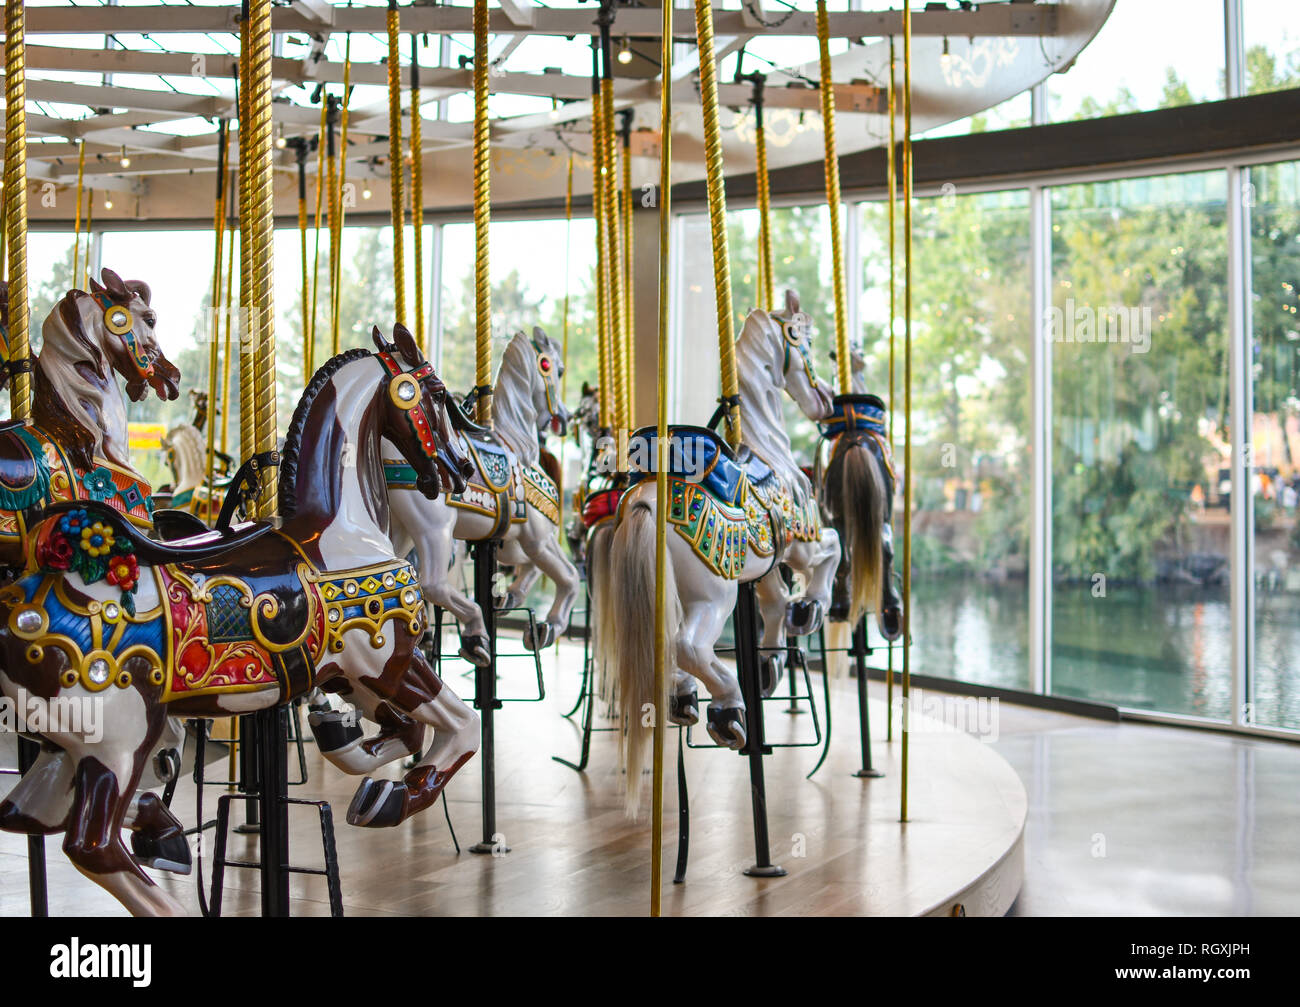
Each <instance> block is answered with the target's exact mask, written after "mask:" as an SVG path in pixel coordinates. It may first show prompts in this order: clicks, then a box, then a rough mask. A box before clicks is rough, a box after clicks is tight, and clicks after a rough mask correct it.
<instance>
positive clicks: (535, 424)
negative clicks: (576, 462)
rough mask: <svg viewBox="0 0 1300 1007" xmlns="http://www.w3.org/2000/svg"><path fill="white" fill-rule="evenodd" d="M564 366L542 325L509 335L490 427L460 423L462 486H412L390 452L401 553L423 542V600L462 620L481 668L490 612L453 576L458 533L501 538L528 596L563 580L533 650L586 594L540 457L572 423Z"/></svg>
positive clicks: (467, 645)
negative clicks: (465, 462)
mask: <svg viewBox="0 0 1300 1007" xmlns="http://www.w3.org/2000/svg"><path fill="white" fill-rule="evenodd" d="M563 373H564V361H563V356H562V353H561V350H560V347H559V345H558V344H556V342H555V340H553V339H551V338H550V337H549V336H548V335H546V333H545V332H543V331H542V330H541V329H540V328H534V329H533V335H532V337H531V338H530V337H528V336H526V335H524V333H522V332H519V333H516V334H515V336H514V338H513V339H511V340H510V343H509V344H508V345H507V346H506V349H505V352H504V354H503V355H502V358H501V367H500V369H499V371H498V372H497V380H496V385H495V387H494V390H493V393H492V429H491V430H485V429H482V428H478V427H475V426H474V425H473V424H470V423H468V422H467V421H465V420H464V419H463V417H461V418H459V419H457V420H456V423H457V426H458V428H459V429H460V430H461V431H462V433H463V435H464V443H465V444H466V445H467V447H468V450H469V454H470V457H471V458H472V459H473V462H474V469H475V471H474V473H473V475H472V476H470V478H469V485H468V487H467V488H466V489H465V490H464V492H458V493H452V494H445V495H444V496H443V497H441V498H438V499H428V498H424V497H422V496H421V495H419V494H417V493H413V492H410V490H411V480H410V474H409V472H408V471H407V470H406V467H405V466H403V465H402V463H401V462H400V461H398V460H395V459H392V457H391V455H387V454H386V455H385V466H386V468H387V470H388V490H389V494H390V499H391V502H392V509H393V538H394V541H395V542H396V543H397V546H398V551H399V553H402V552H403V551H404V550H408V549H409V548H410V547H411V546H413V547H414V548H415V552H416V555H417V557H418V559H419V566H420V581H421V583H422V584H423V585H424V594H425V597H426V598H427V599H428V601H429V602H430V603H432V604H434V605H438V606H441V607H442V608H444V609H446V610H447V611H449V612H451V614H452V615H453V616H454V617H455V618H456V620H457V621H458V622H459V623H460V626H461V639H462V645H461V650H460V655H461V657H463V658H464V659H465V660H467V661H470V662H471V663H473V664H476V665H479V666H481V667H486V665H487V662H488V660H489V658H488V651H487V645H488V639H487V630H486V627H485V624H484V622H483V613H482V612H481V611H480V610H479V607H478V605H477V604H476V603H475V602H474V600H473V599H472V598H470V597H468V596H467V595H465V594H464V593H462V592H461V591H460V590H459V589H458V588H457V587H456V585H455V584H454V582H453V580H452V578H451V577H449V576H448V571H449V570H450V569H451V566H452V560H453V555H454V551H455V543H456V541H457V540H460V541H468V542H481V541H484V540H487V539H499V540H500V541H501V550H500V552H499V553H498V556H497V558H498V561H499V562H500V563H501V564H502V565H503V566H518V568H519V572H518V576H517V577H516V581H515V583H514V584H513V585H512V586H511V593H512V594H513V595H514V596H515V597H516V598H519V599H522V597H523V594H524V593H525V592H526V590H527V587H528V586H530V585H531V583H532V582H533V581H535V580H536V577H537V575H538V574H545V575H546V576H547V577H549V578H550V580H551V582H552V583H553V584H554V585H555V597H554V599H553V601H552V604H551V608H550V611H549V612H548V613H547V615H546V619H545V621H543V622H541V623H539V624H538V626H537V633H538V638H537V639H535V640H534V639H531V638H530V633H529V631H528V630H525V632H524V646H526V647H527V648H528V649H530V650H541V649H543V648H544V647H549V646H550V645H551V644H552V643H554V642H555V640H556V639H557V638H558V637H559V635H560V634H561V633H563V632H564V630H565V629H567V628H568V625H569V616H570V615H571V613H572V612H573V606H574V603H575V602H576V601H577V598H578V589H579V581H578V571H577V570H576V569H575V568H574V565H573V564H572V563H571V562H570V561H569V558H568V557H567V556H565V555H564V552H563V550H562V549H561V548H560V544H559V537H558V535H557V534H556V533H557V531H558V528H559V523H560V496H559V487H558V485H557V484H556V481H555V480H554V479H553V478H552V477H551V475H549V474H548V473H547V472H546V471H545V470H544V469H543V467H542V465H541V464H539V463H540V461H541V450H540V448H539V445H538V432H539V431H541V430H543V429H545V428H547V427H550V426H552V425H553V424H558V425H561V426H562V425H563V424H564V423H566V422H567V420H568V410H567V409H566V408H565V406H564V403H563V402H561V401H560V392H559V388H560V386H559V380H560V377H561V376H562V375H563Z"/></svg>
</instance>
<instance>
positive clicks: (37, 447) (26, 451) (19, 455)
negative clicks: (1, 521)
mask: <svg viewBox="0 0 1300 1007" xmlns="http://www.w3.org/2000/svg"><path fill="white" fill-rule="evenodd" d="M49 492H50V466H49V462H48V461H46V458H45V449H44V447H43V446H42V445H41V442H40V441H39V440H37V438H36V437H35V436H34V435H33V434H32V432H31V431H30V430H29V429H28V428H27V425H26V424H24V423H23V422H22V421H21V420H9V421H7V422H5V423H4V424H2V425H0V510H6V511H22V510H27V509H28V508H29V507H35V506H37V505H38V504H41V503H43V502H44V501H45V500H46V499H47V498H48V496H49Z"/></svg>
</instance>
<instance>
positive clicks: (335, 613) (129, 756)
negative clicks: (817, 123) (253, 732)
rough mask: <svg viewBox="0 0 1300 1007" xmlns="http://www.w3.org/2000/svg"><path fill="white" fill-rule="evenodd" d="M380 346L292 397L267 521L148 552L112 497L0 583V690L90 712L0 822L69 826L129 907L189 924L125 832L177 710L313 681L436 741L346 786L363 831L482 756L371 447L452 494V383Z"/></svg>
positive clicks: (350, 764)
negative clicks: (435, 652)
mask: <svg viewBox="0 0 1300 1007" xmlns="http://www.w3.org/2000/svg"><path fill="white" fill-rule="evenodd" d="M374 335H375V341H376V343H377V344H378V346H379V352H377V353H371V352H368V351H366V350H349V351H347V352H346V353H343V354H340V355H339V356H337V357H334V358H333V359H332V360H330V361H329V362H327V363H326V364H325V365H324V366H323V367H322V368H321V369H320V370H319V371H318V372H317V373H316V375H315V377H313V378H312V380H311V382H310V383H309V384H308V386H307V388H306V390H305V391H304V392H303V396H302V399H301V400H300V402H299V404H298V408H297V410H296V411H295V413H294V416H293V420H292V422H291V424H290V427H289V432H288V435H287V437H286V440H285V446H284V451H283V455H282V459H281V469H280V487H279V508H280V515H281V518H282V522H283V523H282V524H281V526H280V527H279V528H276V527H274V526H273V525H272V524H271V523H270V522H257V523H249V524H244V525H241V526H236V527H234V528H226V529H221V528H219V529H218V530H217V531H214V532H210V533H207V534H205V535H202V536H196V537H195V538H191V539H186V540H182V541H177V542H156V541H153V540H151V539H148V538H146V537H144V536H143V535H142V534H141V533H140V532H139V531H138V530H137V529H135V528H134V527H133V526H132V525H131V524H130V522H129V521H127V520H126V519H125V518H124V517H122V516H121V515H119V514H118V513H117V512H116V511H114V510H112V509H110V508H109V507H107V506H105V505H103V504H98V503H93V502H92V503H86V504H81V503H80V502H73V503H65V504H59V505H56V506H55V507H53V508H51V509H50V510H49V511H48V514H49V515H50V516H49V517H48V518H47V519H46V520H44V521H42V522H41V523H40V524H39V525H38V526H36V528H34V529H33V535H34V536H35V538H36V544H35V555H36V557H37V562H38V564H39V566H38V567H37V568H36V569H34V571H33V572H29V573H28V574H26V575H25V576H24V577H22V578H21V579H20V580H18V581H16V582H15V583H13V584H11V585H9V586H8V587H6V588H4V589H3V590H0V688H3V692H4V694H5V695H6V696H8V697H10V698H14V697H15V696H20V695H22V694H23V693H24V692H25V694H26V695H36V696H43V697H53V698H57V699H65V700H73V701H78V700H82V701H85V700H92V699H93V700H96V701H97V702H98V703H99V704H100V706H101V710H102V717H101V718H100V722H99V726H101V727H102V734H100V736H98V737H95V736H92V735H90V734H88V733H87V731H86V730H85V728H84V727H83V728H82V729H80V730H79V729H77V727H76V726H75V725H68V724H60V725H59V726H58V727H57V728H55V727H48V728H47V730H45V731H43V732H42V735H41V737H42V741H43V744H44V749H43V751H42V754H41V756H40V758H39V759H38V761H37V764H36V767H35V768H34V769H33V770H32V772H30V773H28V775H27V776H25V777H23V779H22V780H20V781H19V783H18V784H17V786H15V787H14V789H13V791H11V792H10V794H9V796H8V798H7V799H6V800H5V801H4V802H3V803H2V804H0V827H3V828H5V829H7V830H9V831H16V832H26V833H28V834H33V833H35V834H42V833H52V832H64V833H65V839H64V843H63V849H64V852H65V853H66V854H67V855H68V857H69V859H71V860H72V862H73V863H74V864H75V865H76V866H77V868H78V869H79V870H81V871H82V873H84V874H86V875H87V876H88V877H90V878H91V879H92V880H94V881H95V882H96V883H98V884H100V885H101V886H102V887H104V888H105V889H106V890H107V891H109V892H110V893H111V894H112V895H114V896H115V897H116V898H117V899H118V900H119V901H120V902H121V903H122V904H123V905H124V906H126V907H127V908H128V909H129V910H130V911H131V912H132V913H135V914H138V915H144V914H156V915H167V914H176V913H178V912H180V911H181V907H180V905H179V904H178V903H176V902H175V900H173V899H172V898H171V897H170V896H169V895H168V894H167V893H165V892H163V891H162V890H160V889H159V888H158V887H157V886H156V885H155V884H154V882H153V881H152V879H150V878H149V876H148V875H147V874H145V873H144V871H142V870H141V869H140V867H139V866H138V865H137V864H136V863H135V862H134V861H133V860H132V858H131V856H130V854H129V853H128V852H127V850H126V847H125V846H124V844H123V842H122V837H121V828H122V827H123V823H124V821H125V818H126V815H127V813H128V809H129V805H130V803H131V798H132V795H133V794H134V792H135V790H136V788H137V785H138V782H139V780H140V777H141V774H142V772H143V770H144V768H145V764H146V762H147V761H148V757H149V755H150V753H152V752H153V751H154V750H155V748H156V746H157V742H158V738H159V737H160V735H161V733H162V731H163V730H164V729H165V726H166V724H167V721H168V717H169V715H172V714H175V715H182V716H199V717H213V716H228V715H231V714H241V713H249V712H252V711H254V710H259V709H265V708H268V707H272V706H276V705H283V704H284V703H287V702H289V701H290V700H291V699H293V698H294V697H295V696H298V695H301V694H303V693H305V692H306V691H307V690H308V689H310V688H311V687H312V686H313V685H315V684H325V685H329V686H333V687H337V690H338V691H340V692H341V693H343V694H344V695H345V696H350V697H352V698H353V701H354V702H358V703H362V704H369V705H370V706H372V707H374V708H375V709H376V712H377V713H378V711H379V709H381V708H383V707H385V706H386V707H388V708H390V709H392V710H393V711H394V712H396V713H400V714H401V715H402V716H403V717H405V718H408V719H410V720H412V721H418V722H419V723H420V724H421V725H422V726H428V727H432V728H433V729H434V737H433V742H432V744H431V745H430V746H429V747H428V749H427V751H426V752H425V754H424V757H423V758H422V759H421V761H420V763H419V764H418V765H417V766H416V768H414V769H413V770H411V771H410V772H409V773H407V774H406V776H405V777H404V778H403V779H402V780H401V781H400V782H393V781H389V780H384V781H375V780H372V779H370V778H367V779H365V780H363V781H362V783H361V785H360V786H359V787H358V790H357V793H356V796H355V797H354V798H353V801H352V805H351V807H350V808H349V809H348V821H349V822H351V823H352V824H354V825H367V826H372V827H373V826H389V825H396V824H398V823H399V822H401V821H403V820H404V819H405V818H407V817H408V816H410V815H411V814H413V813H415V812H417V811H419V810H422V809H424V808H427V807H428V806H429V805H430V804H432V803H433V802H434V801H435V800H436V799H437V797H438V796H439V794H440V793H441V792H442V789H443V787H445V786H446V783H447V781H448V780H449V779H450V778H451V776H452V774H454V773H455V772H456V771H457V770H458V769H459V768H460V767H461V766H462V765H464V764H465V762H466V761H467V760H468V759H469V758H470V757H471V756H472V755H473V754H474V752H475V751H476V750H477V748H478V718H477V716H476V715H475V714H474V712H473V711H472V710H470V709H469V708H468V707H466V706H465V704H464V703H462V702H461V701H460V700H459V699H458V698H457V697H456V696H455V695H454V694H453V693H452V690H451V689H450V688H448V687H446V686H444V685H443V683H442V682H441V680H440V679H439V678H438V676H437V675H436V674H435V673H434V671H433V669H432V668H430V667H429V665H428V664H427V662H425V660H424V658H423V656H422V655H421V654H420V652H419V648H418V647H417V643H418V641H419V638H420V635H421V634H422V632H423V630H424V604H423V602H422V600H421V598H420V591H419V582H418V579H417V577H416V574H415V571H414V569H413V568H412V567H411V565H410V564H409V563H407V562H405V561H404V560H402V559H401V558H399V557H398V556H397V555H396V554H395V553H394V552H393V548H392V544H391V543H390V541H389V539H388V534H387V526H388V508H387V500H386V495H385V494H384V492H383V479H384V475H383V466H382V464H381V462H380V440H381V438H385V439H386V440H387V442H388V443H389V444H390V445H391V446H392V450H395V451H398V452H400V453H401V456H402V457H403V458H404V459H406V461H407V462H408V463H409V464H410V465H411V466H412V468H413V469H414V471H415V472H416V481H417V483H418V485H419V487H420V490H421V491H422V492H426V493H430V494H433V493H437V492H440V491H441V489H442V487H443V485H444V483H443V479H444V478H445V479H447V480H449V482H450V487H451V488H459V487H461V486H463V485H464V481H463V475H462V473H463V470H464V466H465V465H466V464H467V460H466V459H465V458H464V457H463V456H461V455H460V454H459V453H458V451H457V449H456V447H455V443H454V438H453V437H452V435H451V432H450V426H449V421H448V418H447V412H446V389H445V388H444V386H443V385H442V382H441V381H439V380H438V378H437V376H436V375H435V374H434V373H433V369H432V367H430V366H429V365H428V364H427V363H425V362H424V360H423V358H422V357H421V355H420V352H419V350H418V348H417V347H416V345H415V342H414V340H413V339H412V338H411V335H410V333H409V332H407V331H406V330H405V329H403V328H401V327H400V326H398V327H397V328H396V329H395V330H394V339H395V343H394V344H387V343H385V342H384V341H383V340H382V339H381V338H380V336H379V331H378V330H377V329H376V330H375V333H374ZM237 478H238V477H237ZM361 697H365V698H364V699H362V698H361ZM357 747H360V748H362V749H363V751H364V750H365V748H366V745H365V743H360V744H359V745H358V746H357ZM380 747H381V748H382V747H383V746H380ZM324 754H325V755H326V757H327V758H331V761H334V762H335V764H336V765H339V766H340V768H343V769H344V770H345V771H348V772H365V771H367V770H368V768H369V766H368V765H367V763H366V760H365V759H362V758H358V757H355V756H354V753H352V751H351V749H344V750H342V751H341V752H325V753H324ZM381 754H386V753H381ZM372 761H375V762H376V764H378V760H372Z"/></svg>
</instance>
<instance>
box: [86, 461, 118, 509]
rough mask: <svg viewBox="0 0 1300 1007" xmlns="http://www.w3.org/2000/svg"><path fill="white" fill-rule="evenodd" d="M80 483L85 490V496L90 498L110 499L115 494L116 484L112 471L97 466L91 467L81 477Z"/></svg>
mask: <svg viewBox="0 0 1300 1007" xmlns="http://www.w3.org/2000/svg"><path fill="white" fill-rule="evenodd" d="M81 485H82V486H83V487H84V488H85V490H86V496H88V497H89V498H90V499H91V500H99V501H101V502H103V501H105V500H112V499H113V497H115V496H116V495H117V484H116V483H114V482H113V473H112V472H110V471H108V469H106V468H104V466H102V465H101V466H99V467H98V468H94V469H91V470H90V471H89V472H87V473H86V474H85V475H84V476H82V477H81Z"/></svg>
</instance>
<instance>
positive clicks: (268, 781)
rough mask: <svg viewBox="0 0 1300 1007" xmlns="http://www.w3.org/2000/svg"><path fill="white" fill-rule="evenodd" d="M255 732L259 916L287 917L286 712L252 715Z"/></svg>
mask: <svg viewBox="0 0 1300 1007" xmlns="http://www.w3.org/2000/svg"><path fill="white" fill-rule="evenodd" d="M253 725H254V728H255V730H256V731H257V767H258V774H257V804H258V813H259V814H258V818H259V820H260V821H261V823H262V859H261V872H262V915H263V916H271V917H285V916H288V915H289V873H288V871H287V870H286V868H287V867H288V866H289V806H288V800H289V762H288V759H287V758H286V757H285V749H286V748H287V747H288V745H289V731H288V727H289V722H288V711H287V710H285V709H283V708H281V707H271V708H270V709H267V710H259V711H258V712H257V713H255V714H254V715H253Z"/></svg>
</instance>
